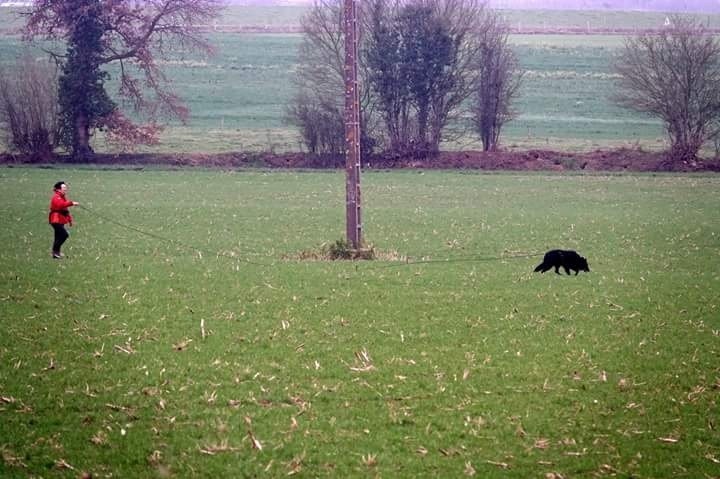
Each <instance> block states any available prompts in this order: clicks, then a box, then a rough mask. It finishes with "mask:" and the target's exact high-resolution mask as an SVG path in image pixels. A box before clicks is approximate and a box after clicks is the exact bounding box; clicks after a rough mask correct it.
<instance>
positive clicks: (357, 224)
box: [344, 0, 362, 250]
mask: <svg viewBox="0 0 720 479" xmlns="http://www.w3.org/2000/svg"><path fill="white" fill-rule="evenodd" d="M344 13H345V16H344V20H345V170H346V180H345V201H346V205H345V213H346V215H345V216H346V231H347V242H348V243H349V244H350V245H352V247H353V248H354V249H356V250H357V249H359V248H360V247H361V246H362V221H361V216H360V91H359V88H358V75H357V71H358V68H357V61H358V38H357V10H356V9H355V0H344Z"/></svg>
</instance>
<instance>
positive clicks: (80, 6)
mask: <svg viewBox="0 0 720 479" xmlns="http://www.w3.org/2000/svg"><path fill="white" fill-rule="evenodd" d="M221 3H222V2H221V1H220V0H145V1H142V2H140V1H136V0H37V1H35V2H32V6H31V7H30V9H29V11H27V12H26V13H25V15H26V19H27V23H26V26H25V37H26V39H35V38H43V39H50V40H61V41H63V42H65V43H66V44H67V50H66V51H65V52H61V51H51V52H49V53H51V54H52V55H53V56H54V58H55V59H56V60H57V61H58V62H59V63H60V64H63V65H64V67H65V71H64V77H65V78H67V79H68V82H67V83H69V84H72V85H74V87H77V90H78V91H82V88H83V87H82V86H78V85H84V88H86V89H88V90H93V91H95V90H98V91H95V93H96V94H95V95H92V97H93V98H96V100H95V101H94V102H92V105H93V108H94V107H97V106H98V105H101V106H102V108H97V109H95V110H96V111H91V112H90V113H91V115H97V117H98V118H96V119H95V121H88V119H87V118H84V116H87V113H88V112H87V111H83V109H82V108H76V111H74V112H72V113H71V114H72V115H75V120H76V121H75V124H76V130H77V131H76V132H75V134H74V140H73V141H74V145H73V149H75V150H78V151H81V152H83V151H91V150H90V147H89V137H90V134H88V132H89V130H92V129H94V128H99V127H105V128H108V129H110V130H111V132H113V131H114V133H115V134H116V135H126V136H128V137H129V138H135V139H138V140H139V139H147V140H152V138H148V137H147V136H148V134H150V135H151V136H152V134H153V133H154V132H157V131H158V129H157V128H155V125H156V123H157V121H158V120H159V118H160V117H162V116H170V117H176V118H179V119H180V120H182V121H184V120H185V119H186V118H187V115H188V112H187V108H186V107H185V106H184V105H183V104H182V102H181V101H180V99H179V98H178V97H177V95H175V94H174V93H173V92H172V90H171V89H170V88H169V86H168V81H167V78H166V77H165V75H164V73H163V71H162V69H161V66H160V65H161V62H160V60H167V59H171V58H172V56H173V55H175V54H177V53H181V52H187V51H199V52H202V53H210V52H211V51H212V48H211V46H210V44H209V43H208V42H207V40H206V39H205V38H204V37H203V36H202V35H201V30H200V28H199V27H201V26H202V25H203V24H208V23H209V22H210V21H211V20H212V19H213V18H215V17H216V15H217V14H218V12H219V9H220V7H221ZM88 58H89V59H90V60H88ZM73 60H76V61H73ZM111 63H112V64H117V65H118V66H119V82H118V83H119V90H118V94H119V97H120V98H121V99H123V100H125V101H126V102H127V103H128V104H129V105H130V106H131V107H132V108H133V109H134V110H135V112H136V113H138V114H142V115H144V116H145V119H146V120H147V121H148V122H149V124H150V127H147V128H135V125H134V123H133V122H132V121H130V120H129V119H128V118H127V117H125V116H124V115H123V114H122V112H121V111H120V109H119V107H116V105H113V104H112V102H109V101H107V99H104V98H103V95H102V92H101V91H99V90H103V91H104V85H103V84H102V80H103V79H104V76H103V74H102V71H101V70H99V68H100V67H102V66H103V65H108V64H111ZM88 67H90V68H91V69H92V70H94V71H95V73H94V74H93V75H87V77H88V78H86V76H84V75H83V71H84V70H85V69H86V68H88ZM76 93H77V92H75V94H74V95H73V97H74V98H77V94H76ZM88 93H90V91H88ZM67 103H68V105H71V104H73V103H74V102H73V101H68V102H67ZM105 119H106V120H105Z"/></svg>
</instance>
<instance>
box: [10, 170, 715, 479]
mask: <svg viewBox="0 0 720 479" xmlns="http://www.w3.org/2000/svg"><path fill="white" fill-rule="evenodd" d="M58 179H64V180H66V181H67V182H68V183H69V184H70V187H71V197H72V198H73V199H76V200H78V201H81V202H82V203H83V205H85V206H87V207H88V208H90V210H83V209H76V210H75V218H76V223H77V224H76V226H75V227H74V228H73V229H72V232H71V235H72V236H71V238H70V240H69V242H68V243H67V246H66V248H65V252H66V254H67V256H68V258H67V259H66V260H63V261H59V262H57V261H52V260H51V259H50V258H49V246H50V239H51V238H50V233H51V231H50V228H49V227H48V226H47V225H46V224H45V215H46V207H47V202H48V199H49V194H50V192H49V189H50V185H52V184H53V183H54V182H55V181H57V180H58ZM0 184H1V185H2V189H0V200H2V203H3V205H4V210H3V211H4V223H5V227H4V228H2V230H1V231H0V241H1V242H2V244H3V249H2V250H1V252H0V258H1V259H2V264H3V270H2V271H1V272H0V291H1V292H0V311H1V312H2V314H1V315H0V325H1V326H0V327H1V328H2V334H0V365H1V366H0V397H2V399H1V400H0V424H2V427H0V452H1V453H2V455H1V456H0V457H2V460H0V476H2V477H28V476H34V477H39V476H42V477H77V476H78V475H79V473H80V471H88V472H91V473H92V474H93V476H94V477H110V476H113V477H157V476H161V477H188V476H192V475H197V476H203V477H210V476H220V477H256V476H260V477H279V476H284V475H286V474H288V473H289V472H292V471H294V470H299V473H300V476H302V477H317V476H320V477H365V476H368V475H371V476H383V477H421V476H422V477H427V476H442V477H462V476H463V475H464V474H466V473H470V472H471V469H472V470H475V471H476V473H477V476H476V477H518V478H527V477H540V478H542V477H560V475H561V476H562V477H596V476H605V475H611V474H616V475H618V476H620V477H629V476H632V477H638V478H648V477H687V478H697V477H706V476H707V477H710V476H713V475H715V474H716V473H717V467H718V465H717V461H718V460H719V459H720V438H719V436H718V434H717V427H718V405H717V401H718V387H719V383H718V381H720V369H718V361H717V359H718V356H719V354H720V333H719V331H720V319H718V318H720V315H719V314H718V305H719V301H720V294H719V293H720V273H719V272H720V249H719V246H720V242H719V241H718V239H719V235H720V199H718V196H717V194H716V192H717V190H718V187H719V186H720V180H719V179H718V178H717V177H715V176H670V175H661V176H605V175H592V176H564V175H563V176H561V175H532V174H530V175H524V174H523V175H510V174H502V175H486V174H477V173H474V172H440V171H427V172H422V171H399V172H370V173H366V174H365V175H364V176H363V195H364V196H363V201H364V204H363V207H364V210H363V213H364V225H365V236H366V239H367V240H368V241H369V242H371V243H373V244H374V245H375V247H376V248H377V249H379V250H380V251H384V252H397V253H399V254H401V255H407V256H408V257H409V259H410V261H411V262H412V261H420V260H423V259H424V260H426V261H435V262H428V263H421V264H405V263H403V262H392V261H375V262H369V263H355V264H353V263H347V262H337V263H329V262H319V261H316V262H298V261H291V260H284V259H283V257H285V256H286V255H293V254H296V253H298V252H300V251H303V250H312V249H319V246H320V244H321V243H323V242H330V241H334V240H336V239H338V238H340V237H341V236H342V234H343V231H344V220H343V215H344V178H343V175H342V173H340V172H334V171H332V172H303V171H282V172H266V171H261V170H257V171H254V170H249V171H206V170H184V171H166V170H144V171H114V170H95V169H30V168H4V169H2V170H0ZM114 222H120V223H124V224H127V225H131V226H132V227H133V228H138V229H140V230H143V231H145V232H148V233H152V234H154V235H159V236H161V237H165V238H175V239H176V242H175V243H171V242H166V241H161V240H158V239H156V238H154V237H150V236H146V235H142V234H139V233H137V232H136V231H134V230H131V229H126V228H122V227H119V226H118V225H116V224H115V223H114ZM183 245H193V246H194V247H196V248H197V249H198V250H200V251H202V254H201V253H199V252H198V251H197V250H193V249H188V248H186V247H184V246H183ZM551 247H566V248H573V249H577V250H578V251H580V252H581V253H582V254H583V255H585V256H587V257H588V259H589V263H590V268H591V270H592V272H591V273H589V274H581V275H579V276H577V277H575V276H573V277H568V276H564V275H563V276H556V275H555V274H545V275H542V276H541V275H539V274H534V273H532V272H531V271H532V269H533V267H534V266H535V265H536V264H537V262H539V258H537V257H523V258H516V259H511V258H508V256H511V255H517V254H523V253H535V252H542V251H544V250H546V249H549V248H551ZM218 253H221V255H219V256H218ZM201 322H202V324H204V328H205V332H206V335H205V337H204V338H203V335H202V331H201ZM363 351H364V352H366V353H367V355H368V357H369V360H366V361H364V362H363V361H362V359H363V354H362V353H363ZM369 366H372V367H369ZM253 438H254V439H255V440H257V441H259V443H260V444H261V446H262V449H261V450H258V449H254V448H253V447H252V441H251V439H253ZM63 464H67V465H70V466H72V467H73V468H74V470H70V469H67V467H65V468H63V467H64V466H63ZM552 473H555V474H556V476H549V474H552Z"/></svg>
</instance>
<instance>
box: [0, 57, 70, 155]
mask: <svg viewBox="0 0 720 479" xmlns="http://www.w3.org/2000/svg"><path fill="white" fill-rule="evenodd" d="M57 77H58V75H57V68H56V67H55V65H54V64H50V63H47V62H37V61H36V60H35V59H34V58H32V57H30V56H29V55H25V56H23V57H21V58H20V59H19V60H18V62H17V64H16V65H15V66H14V68H8V69H6V70H4V71H0V130H1V131H2V133H3V136H4V141H5V143H6V145H8V147H9V148H10V149H12V150H15V151H18V152H20V153H23V154H27V155H31V156H33V157H35V158H37V159H38V160H40V161H50V160H51V159H52V156H53V150H54V149H55V147H56V146H57V144H58V138H59V123H58V92H57Z"/></svg>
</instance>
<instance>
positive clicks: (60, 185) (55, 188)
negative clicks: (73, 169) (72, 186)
mask: <svg viewBox="0 0 720 479" xmlns="http://www.w3.org/2000/svg"><path fill="white" fill-rule="evenodd" d="M64 184H65V182H64V181H58V182H57V183H55V185H54V186H53V189H54V190H59V189H60V188H62V185H64Z"/></svg>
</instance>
